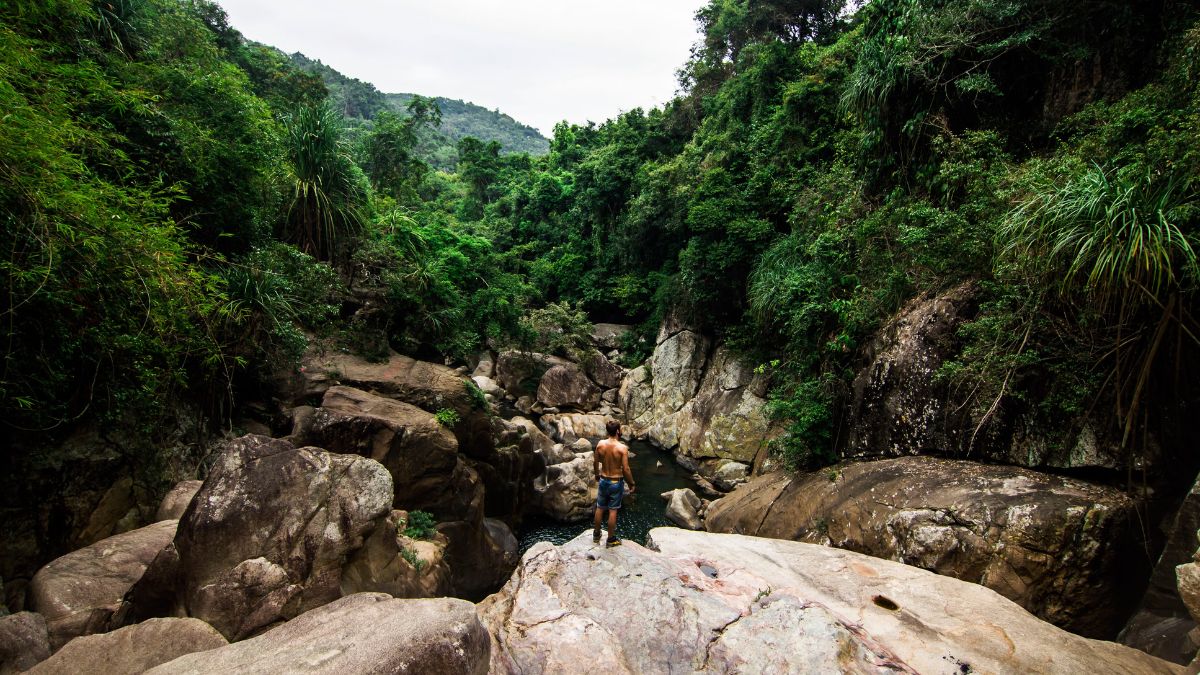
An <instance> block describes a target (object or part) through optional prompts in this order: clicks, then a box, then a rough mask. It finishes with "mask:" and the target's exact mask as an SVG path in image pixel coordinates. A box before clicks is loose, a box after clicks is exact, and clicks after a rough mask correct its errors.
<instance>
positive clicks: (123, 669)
mask: <svg viewBox="0 0 1200 675" xmlns="http://www.w3.org/2000/svg"><path fill="white" fill-rule="evenodd" d="M227 644H229V643H228V642H227V641H226V640H225V638H224V637H222V636H221V634H220V633H218V632H217V631H216V629H215V628H213V627H212V626H210V625H208V624H206V623H204V622H203V621H200V620H199V619H176V618H169V619H150V620H148V621H144V622H142V623H139V624H135V625H133V626H126V627H124V628H120V629H117V630H115V631H113V632H111V633H101V634H99V635H85V636H83V637H78V638H75V639H74V640H71V641H70V642H68V643H67V644H66V646H64V647H63V648H62V649H60V650H58V652H56V653H55V654H54V656H51V657H50V658H49V659H46V660H45V661H43V662H41V663H40V664H38V665H37V666H36V667H34V668H33V669H32V670H31V671H30V672H31V673H33V675H78V673H103V675H140V674H141V673H144V672H146V671H147V670H149V669H151V668H153V667H155V666H157V665H159V664H163V663H166V662H167V661H171V660H173V659H176V658H179V657H180V656H183V655H184V654H191V653H193V652H202V651H205V650H208V649H216V648H217V647H224V646H225V645H227Z"/></svg>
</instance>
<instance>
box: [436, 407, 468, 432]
mask: <svg viewBox="0 0 1200 675" xmlns="http://www.w3.org/2000/svg"><path fill="white" fill-rule="evenodd" d="M433 417H434V419H436V420H437V421H438V424H440V425H442V426H444V427H446V428H450V429H453V428H454V425H456V424H458V422H459V420H460V419H461V418H460V417H459V415H458V412H457V411H456V410H454V409H453V408H442V409H441V410H438V411H437V412H435V413H434V414H433Z"/></svg>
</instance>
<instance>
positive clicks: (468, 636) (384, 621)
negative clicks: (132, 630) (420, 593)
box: [147, 593, 489, 675]
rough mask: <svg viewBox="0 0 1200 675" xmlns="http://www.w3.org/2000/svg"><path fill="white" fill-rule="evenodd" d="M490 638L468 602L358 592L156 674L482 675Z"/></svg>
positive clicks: (173, 663) (176, 662)
mask: <svg viewBox="0 0 1200 675" xmlns="http://www.w3.org/2000/svg"><path fill="white" fill-rule="evenodd" d="M488 658H489V639H488V634H487V632H486V631H485V630H484V628H483V626H482V625H481V624H480V622H479V619H477V618H476V616H475V606H474V605H472V604H471V603H469V602H466V601H465V600H456V599H452V598H437V599H423V600H399V599H396V598H392V597H391V596H389V595H386V594H383V593H356V594H354V595H349V596H346V597H345V598H342V599H340V600H337V601H335V602H332V603H330V604H328V605H325V606H323V607H320V608H318V609H314V610H312V611H309V612H306V613H304V614H301V615H300V616H298V617H296V618H295V619H292V620H291V621H288V622H287V623H285V624H283V625H281V626H279V627H277V628H273V629H271V630H269V631H267V632H265V633H263V634H262V635H259V636H257V637H253V638H250V639H248V640H243V641H241V642H237V643H234V644H231V645H228V646H226V647H221V648H219V649H213V650H209V651H206V652H199V653H195V654H188V655H186V656H182V657H180V658H177V659H175V660H173V661H169V662H167V663H164V664H163V665H161V666H158V667H156V668H153V669H151V670H149V671H147V672H148V673H149V674H153V675H190V674H195V675H201V674H203V675H209V674H210V673H239V674H240V675H257V674H262V675H274V674H275V673H328V674H329V675H356V674H359V673H362V674H366V673H414V674H416V673H455V674H458V673H462V674H464V675H483V674H484V673H486V672H487V668H488Z"/></svg>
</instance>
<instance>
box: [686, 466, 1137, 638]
mask: <svg viewBox="0 0 1200 675" xmlns="http://www.w3.org/2000/svg"><path fill="white" fill-rule="evenodd" d="M1134 518H1135V511H1134V505H1133V502H1132V501H1131V500H1130V499H1129V497H1128V496H1127V495H1125V494H1124V493H1123V492H1121V491H1119V490H1116V489H1113V488H1108V487H1101V486H1097V485H1092V484H1089V483H1085V482H1083V481H1079V480H1073V479H1069V478H1063V477H1059V476H1052V475H1047V474H1039V473H1036V472H1033V471H1029V470H1026V469H1021V468H1018V467H1006V466H993V465H983V464H976V463H973V462H965V461H955V460H943V459H936V458H932V457H903V458H899V459H890V460H880V461H876V462H862V463H856V464H849V465H845V466H840V467H837V468H835V469H829V470H823V471H820V472H817V473H813V474H806V475H798V476H792V475H789V474H772V475H769V476H762V477H759V478H755V479H753V480H752V481H751V482H750V483H749V484H747V485H745V486H743V487H741V488H739V489H738V490H737V491H736V492H733V493H732V494H730V495H729V496H727V497H725V498H723V499H720V500H717V501H715V502H713V503H712V504H711V505H710V506H709V508H708V510H707V512H706V514H705V527H706V528H707V529H708V530H709V531H711V532H735V533H739V534H751V535H756V536H762V537H772V538H778V539H791V540H795V541H803V542H810V543H822V544H828V545H832V546H836V547H838V548H845V549H850V550H853V551H859V552H862V553H867V554H870V555H874V556H878V557H880V558H888V559H891V560H897V561H901V562H904V563H907V564H909V565H913V566H915V567H921V568H924V569H928V570H932V571H935V572H938V573H939V574H944V575H947V576H952V577H956V578H959V579H963V580H966V581H971V582H974V583H978V584H982V585H984V586H987V587H988V588H991V589H993V590H995V591H997V592H999V593H1000V594H1002V595H1004V596H1005V597H1008V598H1010V599H1011V600H1013V601H1015V602H1017V603H1018V604H1020V605H1021V606H1023V607H1025V608H1026V609H1028V610H1029V611H1031V612H1033V613H1034V614H1036V615H1038V616H1040V617H1042V618H1044V619H1046V620H1048V621H1050V622H1052V623H1054V624H1056V625H1059V626H1061V627H1064V628H1067V629H1068V630H1071V631H1073V632H1076V633H1079V634H1081V635H1093V636H1105V637H1111V636H1113V635H1115V634H1116V632H1117V629H1118V628H1119V627H1120V621H1121V619H1122V618H1123V617H1124V616H1126V612H1128V611H1129V609H1130V607H1131V604H1132V602H1133V601H1135V598H1131V597H1129V594H1128V592H1127V590H1128V585H1127V584H1125V583H1122V575H1123V572H1122V570H1123V569H1125V565H1126V564H1127V563H1129V562H1130V560H1127V558H1126V557H1127V556H1133V555H1136V550H1137V547H1136V546H1135V543H1134V540H1133V537H1132V534H1133V530H1132V527H1133V522H1134V521H1133V519H1134Z"/></svg>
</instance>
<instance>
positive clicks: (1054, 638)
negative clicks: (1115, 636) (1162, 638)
mask: <svg viewBox="0 0 1200 675" xmlns="http://www.w3.org/2000/svg"><path fill="white" fill-rule="evenodd" d="M650 540H651V542H652V544H653V546H654V547H655V548H657V549H658V550H659V551H661V552H662V554H663V555H664V556H665V557H668V558H670V559H672V560H674V561H676V562H677V563H679V564H681V565H690V567H687V568H685V570H686V571H685V576H686V579H687V581H688V582H690V583H692V584H694V585H696V586H698V587H700V588H703V589H704V590H705V592H712V593H717V594H728V595H730V596H733V597H734V598H738V599H741V600H744V599H750V598H753V597H754V594H757V593H764V594H765V595H766V597H767V598H768V599H769V598H772V597H775V596H777V595H779V596H784V597H786V596H791V597H795V598H797V599H798V600H801V601H802V602H805V603H815V604H818V605H820V606H823V607H825V608H827V609H828V610H829V611H830V612H832V613H833V614H834V615H835V616H837V617H839V618H840V619H841V620H843V621H846V622H848V623H850V625H853V626H856V627H858V629H859V630H860V631H861V634H863V635H865V636H867V637H869V638H870V639H871V640H872V642H873V644H875V645H877V646H878V647H879V648H880V649H882V650H886V651H887V652H890V653H891V654H894V655H895V656H896V657H897V658H898V659H899V661H901V662H903V663H904V664H907V666H908V667H910V668H912V669H913V670H915V671H916V672H921V673H968V672H970V673H1095V674H1100V673H1114V674H1115V673H1172V672H1181V671H1182V669H1181V668H1180V667H1179V666H1176V665H1174V664H1171V663H1168V662H1166V661H1162V660H1160V659H1156V658H1154V657H1152V656H1149V655H1147V654H1145V653H1143V652H1140V651H1138V650H1135V649H1131V648H1128V647H1124V646H1122V645H1118V644H1115V643H1112V642H1104V641H1100V640H1093V639H1088V638H1084V637H1081V636H1079V635H1075V634H1072V633H1069V632H1067V631H1065V630H1062V629H1060V628H1057V627H1055V626H1053V625H1051V624H1049V623H1047V622H1045V621H1042V620H1040V619H1038V618H1037V617H1035V616H1033V615H1032V614H1030V613H1029V612H1027V611H1025V610H1024V609H1022V608H1021V607H1020V606H1018V605H1017V604H1015V603H1013V602H1011V601H1009V600H1008V599H1007V598H1004V597H1002V596H1001V595H999V594H998V593H996V592H994V591H992V590H990V589H988V588H985V587H983V586H979V585H977V584H972V583H967V582H964V581H960V580H958V579H953V578H950V577H946V576H942V575H938V574H933V573H930V572H928V571H925V570H921V569H918V568H915V567H912V566H909V565H903V564H900V563H897V562H892V561H887V560H881V559H879V558H874V557H869V556H865V555H862V554H858V553H854V552H851V551H845V550H840V549H834V548H829V547H824V546H816V545H811V544H803V543H796V542H785V541H779V540H772V539H763V538H757V537H745V536H737V535H716V536H713V535H712V534H705V533H699V532H687V531H684V530H676V529H669V528H659V529H655V530H652V531H651V533H650ZM704 567H707V568H709V569H708V570H705V569H704ZM751 616H753V613H751ZM744 620H745V619H744V618H743V619H742V621H744ZM739 623H740V622H739ZM768 644H770V643H768ZM814 672H815V671H814Z"/></svg>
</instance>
